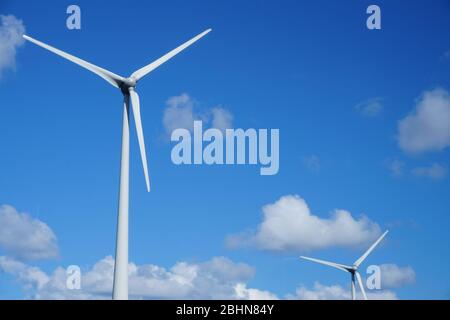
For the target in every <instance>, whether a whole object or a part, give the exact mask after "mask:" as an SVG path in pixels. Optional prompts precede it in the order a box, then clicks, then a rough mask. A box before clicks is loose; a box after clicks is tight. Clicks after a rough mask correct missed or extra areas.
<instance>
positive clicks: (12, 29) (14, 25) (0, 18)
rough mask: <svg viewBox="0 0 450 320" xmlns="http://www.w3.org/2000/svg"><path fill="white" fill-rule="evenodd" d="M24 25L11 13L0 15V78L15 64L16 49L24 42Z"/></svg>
mask: <svg viewBox="0 0 450 320" xmlns="http://www.w3.org/2000/svg"><path fill="white" fill-rule="evenodd" d="M24 33H25V26H24V25H23V22H22V20H18V19H17V18H16V17H14V16H13V15H7V16H5V15H0V78H1V76H2V73H3V71H4V70H6V69H14V68H15V66H16V50H17V48H18V47H20V46H21V45H22V44H23V43H24V39H23V38H22V35H23V34H24Z"/></svg>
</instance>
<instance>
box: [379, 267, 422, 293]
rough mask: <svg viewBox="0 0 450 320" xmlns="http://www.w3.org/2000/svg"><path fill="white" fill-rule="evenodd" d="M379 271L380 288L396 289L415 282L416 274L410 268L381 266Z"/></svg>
mask: <svg viewBox="0 0 450 320" xmlns="http://www.w3.org/2000/svg"><path fill="white" fill-rule="evenodd" d="M380 269H381V286H382V288H398V287H402V286H404V285H407V284H411V283H414V282H415V281H416V273H415V271H414V269H413V268H412V267H410V266H407V267H399V266H397V265H396V264H382V265H380Z"/></svg>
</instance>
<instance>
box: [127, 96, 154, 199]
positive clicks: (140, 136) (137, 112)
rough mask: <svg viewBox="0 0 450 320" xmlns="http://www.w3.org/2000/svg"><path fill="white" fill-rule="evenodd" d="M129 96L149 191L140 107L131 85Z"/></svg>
mask: <svg viewBox="0 0 450 320" xmlns="http://www.w3.org/2000/svg"><path fill="white" fill-rule="evenodd" d="M128 91H129V93H130V97H131V106H132V109H133V115H134V122H135V124H136V133H137V137H138V141H139V149H140V150H141V160H142V166H143V168H144V176H145V183H146V185H147V191H148V192H150V179H149V177H148V166H147V155H146V153H145V143H144V132H143V129H142V121H141V107H140V105H139V96H138V94H137V93H136V91H134V88H133V87H130V88H129V89H128Z"/></svg>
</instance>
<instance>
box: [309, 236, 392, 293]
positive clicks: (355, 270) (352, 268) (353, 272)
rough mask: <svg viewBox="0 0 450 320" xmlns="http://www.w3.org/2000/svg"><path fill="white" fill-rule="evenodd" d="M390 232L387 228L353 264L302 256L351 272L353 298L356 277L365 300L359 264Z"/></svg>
mask: <svg viewBox="0 0 450 320" xmlns="http://www.w3.org/2000/svg"><path fill="white" fill-rule="evenodd" d="M388 232H389V230H386V231H385V232H384V233H383V234H382V235H381V236H380V237H379V238H378V240H377V241H375V242H374V244H372V245H371V246H370V248H369V249H367V251H366V252H364V254H363V255H362V256H361V257H359V258H358V260H356V261H355V262H354V263H353V265H352V266H348V265H345V264H340V263H334V262H329V261H325V260H319V259H315V258H309V257H304V256H301V257H300V258H302V259H305V260H309V261H313V262H317V263H320V264H324V265H326V266H329V267H333V268H336V269H339V270H342V271H346V272H349V273H350V275H351V279H352V282H351V285H352V289H351V290H352V291H351V292H352V300H356V293H355V290H356V285H355V278H356V280H357V281H358V285H359V287H360V289H361V293H362V295H363V297H364V300H367V295H366V291H365V290H364V284H363V282H362V279H361V275H360V274H359V272H358V268H359V266H360V265H361V263H363V261H364V260H365V259H366V258H367V256H368V255H369V254H370V253H371V252H372V251H373V249H375V247H376V246H377V245H378V244H379V243H380V242H381V240H383V238H384V236H385V235H386V234H387V233H388Z"/></svg>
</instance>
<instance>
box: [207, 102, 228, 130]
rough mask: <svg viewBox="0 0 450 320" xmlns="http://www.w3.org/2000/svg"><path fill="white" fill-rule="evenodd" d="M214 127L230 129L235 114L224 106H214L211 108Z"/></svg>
mask: <svg viewBox="0 0 450 320" xmlns="http://www.w3.org/2000/svg"><path fill="white" fill-rule="evenodd" d="M211 115H212V122H211V125H212V127H213V128H217V129H219V130H221V131H225V129H230V128H231V127H232V125H233V115H232V114H231V113H230V112H229V111H228V110H226V109H224V108H222V107H214V108H212V109H211Z"/></svg>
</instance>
